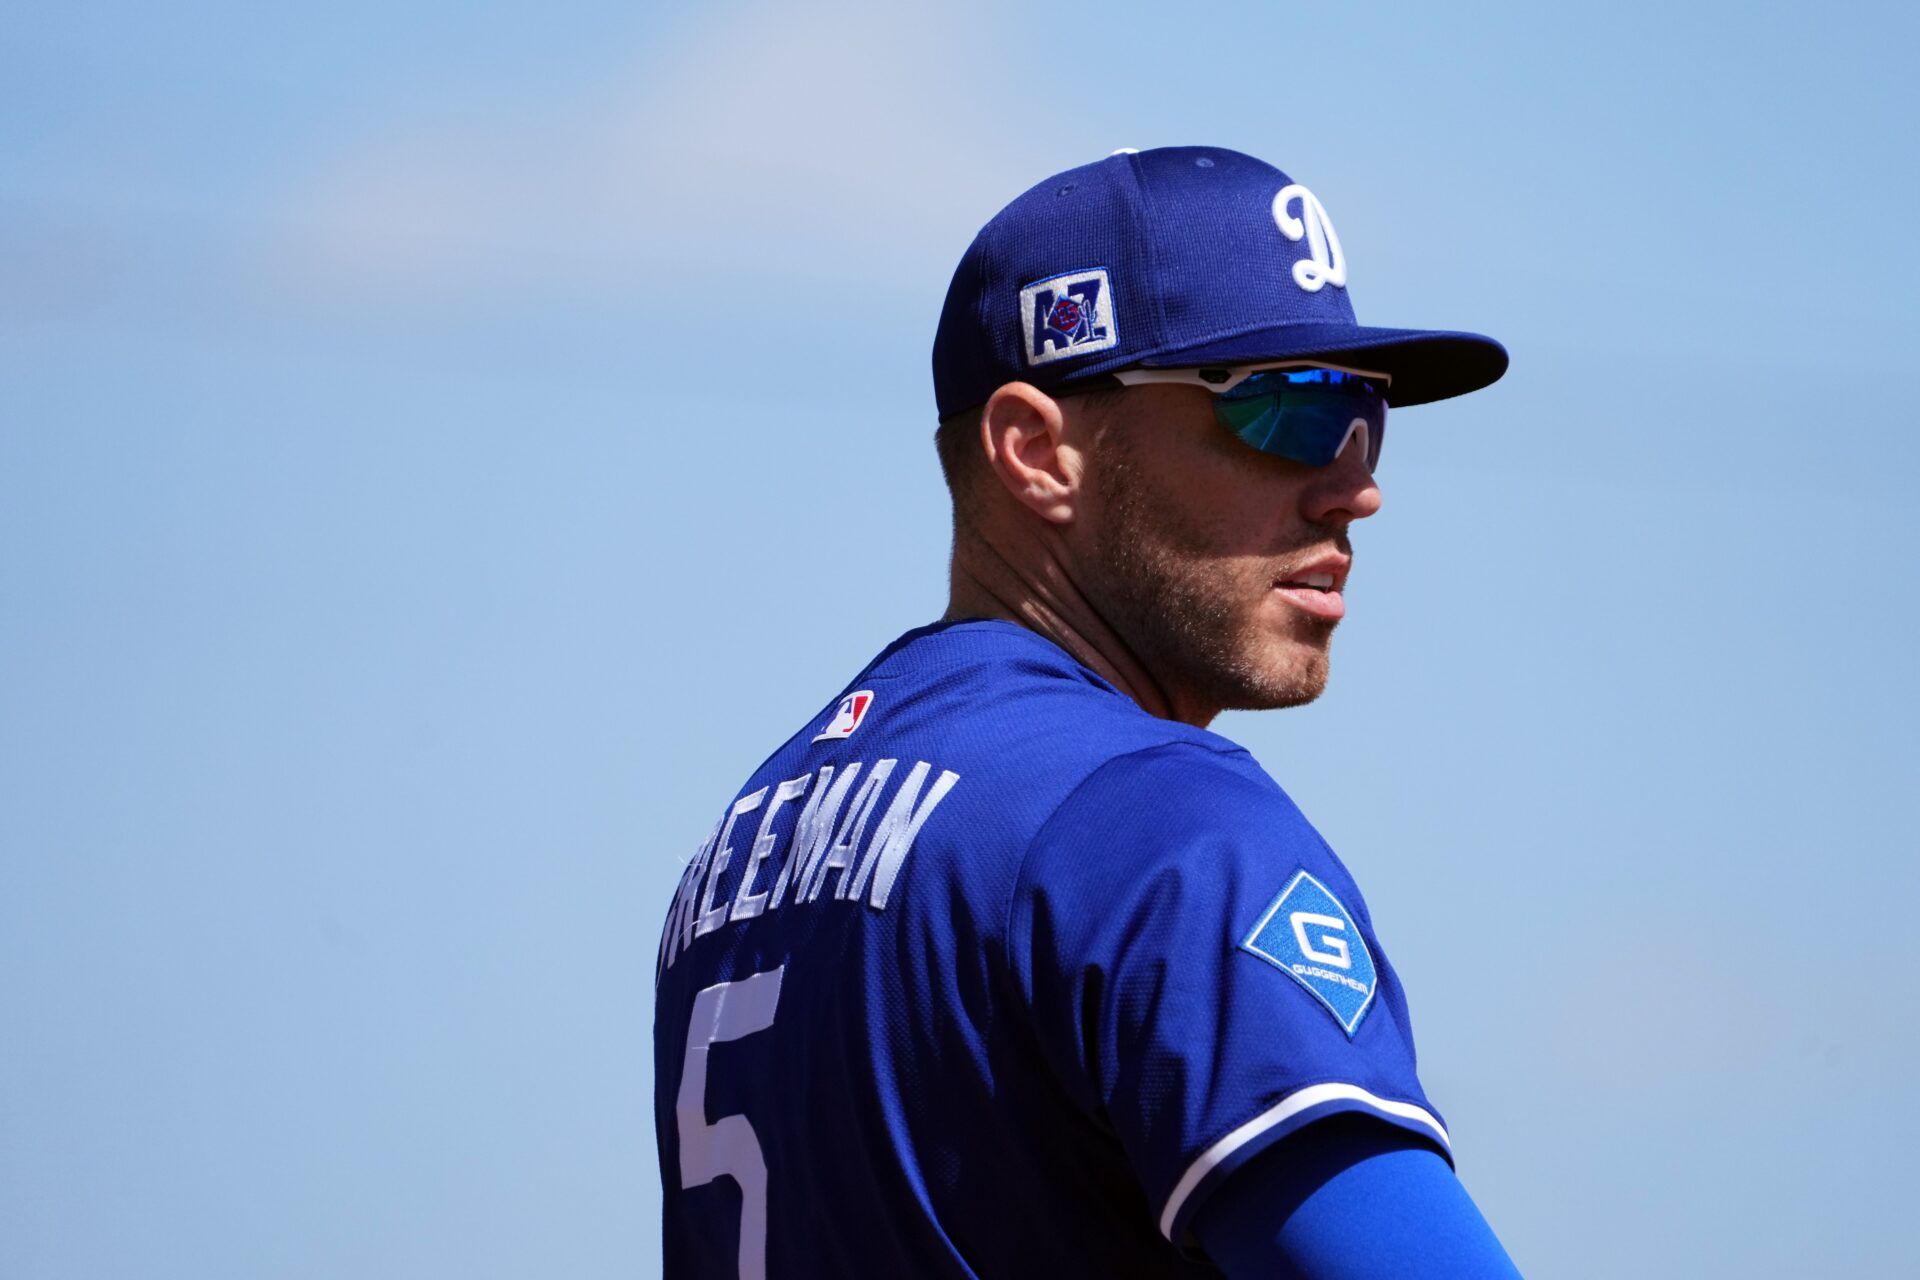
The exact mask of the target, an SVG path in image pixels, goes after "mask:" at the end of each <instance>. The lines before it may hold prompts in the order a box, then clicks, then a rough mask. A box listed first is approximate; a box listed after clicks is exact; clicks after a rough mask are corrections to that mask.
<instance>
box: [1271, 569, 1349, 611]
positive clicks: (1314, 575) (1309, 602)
mask: <svg viewBox="0 0 1920 1280" xmlns="http://www.w3.org/2000/svg"><path fill="white" fill-rule="evenodd" d="M1352 564H1353V561H1352V560H1351V559H1349V558H1348V557H1346V556H1327V557H1322V558H1321V559H1319V560H1316V561H1314V562H1313V563H1312V564H1308V565H1303V566H1301V567H1300V568H1299V569H1298V570H1295V571H1294V572H1293V573H1291V574H1289V575H1288V576H1287V577H1285V578H1282V579H1280V580H1279V581H1277V582H1275V583H1274V584H1273V586H1274V590H1276V591H1278V592H1279V593H1280V594H1281V595H1282V596H1283V597H1285V598H1286V600H1287V601H1288V602H1289V603H1291V604H1292V605H1294V606H1295V607H1296V608H1298V609H1301V610H1303V611H1304V612H1306V613H1310V614H1312V615H1313V616H1314V617H1316V618H1325V619H1329V620H1332V621H1336V622H1337V621H1339V620H1340V619H1341V618H1344V617H1346V616H1347V602H1346V599H1345V597H1343V596H1342V594H1341V589H1342V588H1344V587H1345V586H1346V585H1347V571H1348V569H1349V568H1351V567H1352Z"/></svg>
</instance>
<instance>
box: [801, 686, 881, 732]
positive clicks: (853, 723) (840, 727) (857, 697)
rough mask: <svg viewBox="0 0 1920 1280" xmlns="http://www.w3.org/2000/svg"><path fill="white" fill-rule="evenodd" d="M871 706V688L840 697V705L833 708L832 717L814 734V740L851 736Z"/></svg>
mask: <svg viewBox="0 0 1920 1280" xmlns="http://www.w3.org/2000/svg"><path fill="white" fill-rule="evenodd" d="M872 706H873V690H871V689H862V690H860V691H859V692H858V693H850V694H848V695H847V696H846V697H844V698H842V699H840V705H839V706H838V707H836V708H835V709H834V712H833V719H831V720H829V721H827V727H826V728H824V729H822V730H821V731H820V732H819V733H817V734H815V735H814V737H813V740H814V741H815V742H825V741H826V740H827V739H829V738H851V737H852V736H853V731H854V730H855V729H858V728H859V727H860V722H861V721H862V720H865V719H866V718H867V711H868V709H869V708H871V707H872Z"/></svg>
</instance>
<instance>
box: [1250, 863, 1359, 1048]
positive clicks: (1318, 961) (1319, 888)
mask: <svg viewBox="0 0 1920 1280" xmlns="http://www.w3.org/2000/svg"><path fill="white" fill-rule="evenodd" d="M1240 949H1241V950H1242V951H1250V952H1252V953H1253V954H1254V955H1256V956H1259V957H1260V958H1261V959H1262V960H1265V961H1266V962H1267V963H1268V964H1270V965H1272V966H1273V967H1274V968H1276V969H1278V970H1280V971H1281V972H1282V973H1284V974H1286V975H1287V976H1288V977H1290V978H1292V979H1293V980H1294V981H1295V982H1298V983H1299V984H1300V985H1301V986H1303V987H1305V988H1306V989H1307V991H1308V992H1309V993H1310V994H1311V995H1312V996H1313V998H1314V999H1315V1000H1318V1001H1319V1002H1320V1003H1321V1004H1322V1005H1324V1006H1326V1009H1327V1012H1329V1013H1331V1014H1332V1015H1333V1020H1334V1021H1335V1022H1337V1023H1339V1024H1340V1029H1341V1030H1342V1031H1345V1032H1346V1033H1347V1038H1348V1039H1352V1038H1353V1033H1354V1032H1355V1031H1356V1030H1357V1029H1358V1028H1359V1026H1360V1020H1361V1019H1362V1018H1364V1017H1366V1016H1367V1010H1368V1009H1370V1008H1372V1007H1373V993H1374V990H1375V988H1376V986H1377V985H1378V984H1377V981H1376V979H1375V976H1374V969H1373V956H1372V954H1371V953H1369V952H1368V951H1367V943H1366V940H1365V939H1364V938H1362V937H1361V936H1360V929H1359V927H1358V926H1356V925H1355V924H1354V922H1353V917H1352V916H1351V915H1349V914H1347V909H1346V908H1345V907H1343V906H1341V905H1340V900H1339V899H1338V898H1336V897H1334V896H1333V894H1331V893H1329V892H1328V891H1327V887H1326V886H1325V885H1323V884H1321V883H1320V882H1319V881H1318V880H1315V879H1314V878H1313V877H1312V876H1310V875H1308V874H1307V873H1306V872H1305V871H1302V872H1300V873H1299V874H1298V875H1296V876H1294V878H1293V879H1292V880H1290V881H1288V882H1287V887H1286V888H1284V889H1282V890H1281V891H1280V896H1279V897H1277V898H1275V899H1274V900H1273V905H1272V906H1270V907H1268V908H1267V909H1266V912H1265V913H1264V914H1263V915H1261V917H1260V922H1259V923H1258V924H1256V925H1254V926H1253V932H1251V933H1249V934H1248V935H1247V936H1246V938H1245V940H1243V941H1242V942H1241V943H1240Z"/></svg>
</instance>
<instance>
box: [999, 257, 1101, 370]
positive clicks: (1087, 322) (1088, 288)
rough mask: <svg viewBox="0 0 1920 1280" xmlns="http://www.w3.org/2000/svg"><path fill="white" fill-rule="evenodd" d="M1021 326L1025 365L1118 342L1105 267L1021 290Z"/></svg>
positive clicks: (1050, 279) (1075, 273)
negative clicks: (1024, 339) (1025, 357)
mask: <svg viewBox="0 0 1920 1280" xmlns="http://www.w3.org/2000/svg"><path fill="white" fill-rule="evenodd" d="M1020 328H1021V331H1022V332H1023V333H1024V335H1025V337H1026V340H1027V364H1028V365H1029V366H1032V365H1036V364H1046V363H1047V362H1049V361H1052V360H1063V359H1065V358H1066V357H1068V356H1083V355H1086V354H1087V353H1088V352H1090V351H1105V350H1107V349H1108V348H1109V347H1113V346H1117V345H1119V342H1120V327H1119V326H1118V325H1116V324H1115V323H1114V322H1113V283H1112V282H1111V281H1110V280H1108V279H1107V269H1106V268H1105V267H1095V268H1094V269H1093V270H1091V271H1072V272H1069V273H1067V274H1066V275H1063V276H1051V277H1049V278H1047V279H1045V280H1036V281H1035V282H1034V283H1032V284H1030V285H1028V286H1027V287H1026V288H1024V289H1022V290H1021V291H1020Z"/></svg>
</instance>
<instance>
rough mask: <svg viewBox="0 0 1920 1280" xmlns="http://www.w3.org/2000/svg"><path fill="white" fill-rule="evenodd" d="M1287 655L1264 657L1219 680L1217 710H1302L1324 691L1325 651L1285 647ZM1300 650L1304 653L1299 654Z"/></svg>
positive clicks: (1320, 648)
mask: <svg viewBox="0 0 1920 1280" xmlns="http://www.w3.org/2000/svg"><path fill="white" fill-rule="evenodd" d="M1288 648H1289V650H1291V651H1290V652H1287V653H1284V654H1273V655H1265V659H1266V660H1265V661H1259V660H1256V661H1253V662H1249V663H1248V664H1246V665H1245V666H1243V667H1242V668H1241V669H1240V670H1239V671H1238V672H1236V673H1235V675H1236V676H1237V677H1238V678H1237V679H1231V680H1227V681H1223V682H1222V683H1223V684H1226V685H1231V686H1232V687H1231V688H1222V689H1220V691H1219V692H1220V707H1221V709H1222V710H1225V711H1278V710H1280V709H1282V708H1283V707H1303V706H1305V705H1306V704H1307V703H1309V702H1312V701H1313V700H1314V699H1315V698H1318V697H1319V696H1320V695H1321V694H1322V693H1325V692H1326V689H1327V674H1328V663H1327V651H1326V648H1325V647H1324V646H1318V647H1315V646H1299V645H1290V646H1288ZM1303 649H1304V652H1303V651H1302V650H1303Z"/></svg>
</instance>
